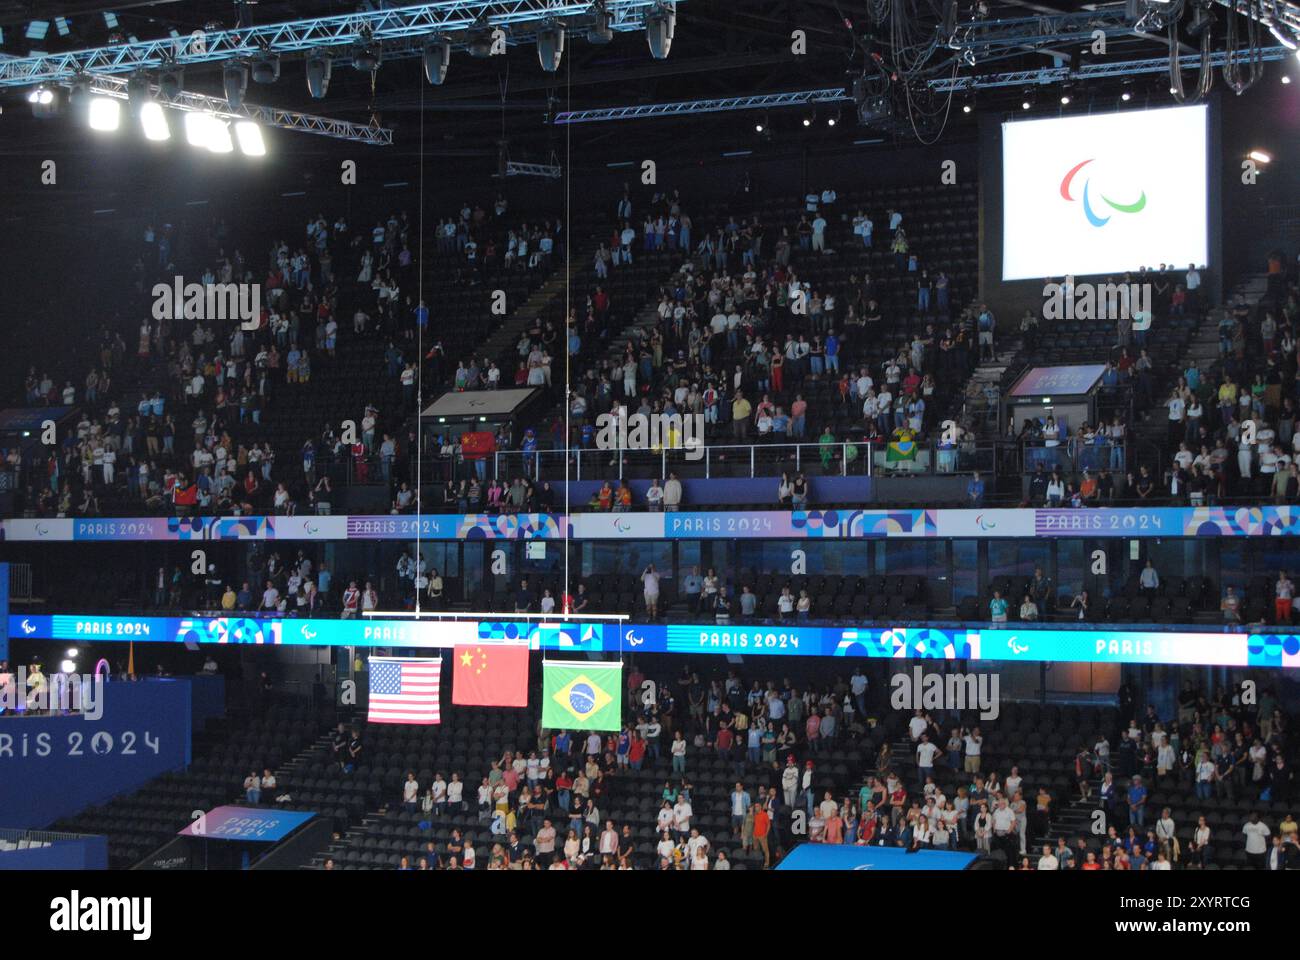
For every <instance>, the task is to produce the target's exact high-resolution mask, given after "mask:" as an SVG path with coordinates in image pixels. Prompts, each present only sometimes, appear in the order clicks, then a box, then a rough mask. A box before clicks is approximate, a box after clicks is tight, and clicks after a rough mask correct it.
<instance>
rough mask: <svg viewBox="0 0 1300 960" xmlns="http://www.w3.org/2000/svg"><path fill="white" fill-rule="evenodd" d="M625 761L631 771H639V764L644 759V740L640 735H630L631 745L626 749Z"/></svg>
mask: <svg viewBox="0 0 1300 960" xmlns="http://www.w3.org/2000/svg"><path fill="white" fill-rule="evenodd" d="M627 759H628V763H630V764H631V765H632V769H633V770H640V769H641V762H642V761H643V760H644V759H645V738H644V737H642V736H641V734H639V733H634V734H633V735H632V745H631V746H630V747H628V750H627Z"/></svg>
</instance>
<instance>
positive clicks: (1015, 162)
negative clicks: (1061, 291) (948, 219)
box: [1002, 106, 1209, 280]
mask: <svg viewBox="0 0 1300 960" xmlns="http://www.w3.org/2000/svg"><path fill="white" fill-rule="evenodd" d="M1206 120H1207V113H1206V108H1205V107H1204V106H1198V107H1174V108H1170V109H1162V110H1133V111H1128V112H1124V113H1106V114H1098V115H1093V116H1087V117H1061V118H1057V119H1049V120H1022V121H1019V122H1016V123H1004V124H1003V125H1002V180H1003V183H1002V186H1003V220H1002V230H1003V233H1002V279H1003V280H1028V279H1042V278H1049V277H1062V276H1065V275H1066V274H1072V275H1075V276H1087V275H1090V274H1113V273H1121V272H1123V271H1126V270H1137V269H1138V268H1140V267H1144V266H1145V267H1155V266H1158V265H1159V264H1161V263H1166V264H1170V265H1171V266H1177V267H1178V268H1179V269H1182V270H1186V269H1187V265H1188V264H1189V263H1195V264H1196V265H1197V266H1202V265H1204V264H1205V262H1206V249H1207V245H1208V241H1207V233H1208V224H1209V214H1208V202H1207V189H1206V184H1207V160H1206V155H1207V151H1206Z"/></svg>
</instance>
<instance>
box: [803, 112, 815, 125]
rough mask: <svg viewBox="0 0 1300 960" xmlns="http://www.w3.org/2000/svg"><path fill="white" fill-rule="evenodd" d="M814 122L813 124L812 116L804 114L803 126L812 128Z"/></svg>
mask: <svg viewBox="0 0 1300 960" xmlns="http://www.w3.org/2000/svg"><path fill="white" fill-rule="evenodd" d="M812 122H813V118H812V116H811V115H810V114H804V118H803V125H804V126H805V127H811V126H812Z"/></svg>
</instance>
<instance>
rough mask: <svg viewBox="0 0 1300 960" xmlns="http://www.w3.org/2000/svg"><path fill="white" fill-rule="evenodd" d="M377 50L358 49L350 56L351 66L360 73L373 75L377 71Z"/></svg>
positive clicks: (374, 48) (370, 48)
mask: <svg viewBox="0 0 1300 960" xmlns="http://www.w3.org/2000/svg"><path fill="white" fill-rule="evenodd" d="M379 59H380V57H379V48H378V47H358V48H357V50H356V52H355V53H353V54H352V66H353V67H354V68H356V69H357V70H360V71H361V72H362V73H374V72H375V71H376V70H378V69H379Z"/></svg>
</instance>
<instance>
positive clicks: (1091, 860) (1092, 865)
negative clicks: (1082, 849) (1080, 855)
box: [1079, 850, 1101, 870]
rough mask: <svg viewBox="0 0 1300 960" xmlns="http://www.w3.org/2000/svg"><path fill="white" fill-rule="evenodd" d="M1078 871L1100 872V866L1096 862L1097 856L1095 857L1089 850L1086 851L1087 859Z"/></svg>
mask: <svg viewBox="0 0 1300 960" xmlns="http://www.w3.org/2000/svg"><path fill="white" fill-rule="evenodd" d="M1079 869H1081V870H1100V869H1101V864H1100V863H1098V862H1097V855H1096V854H1095V853H1093V852H1092V851H1091V850H1089V851H1088V858H1087V859H1086V860H1084V861H1083V866H1082V867H1080V868H1079Z"/></svg>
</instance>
